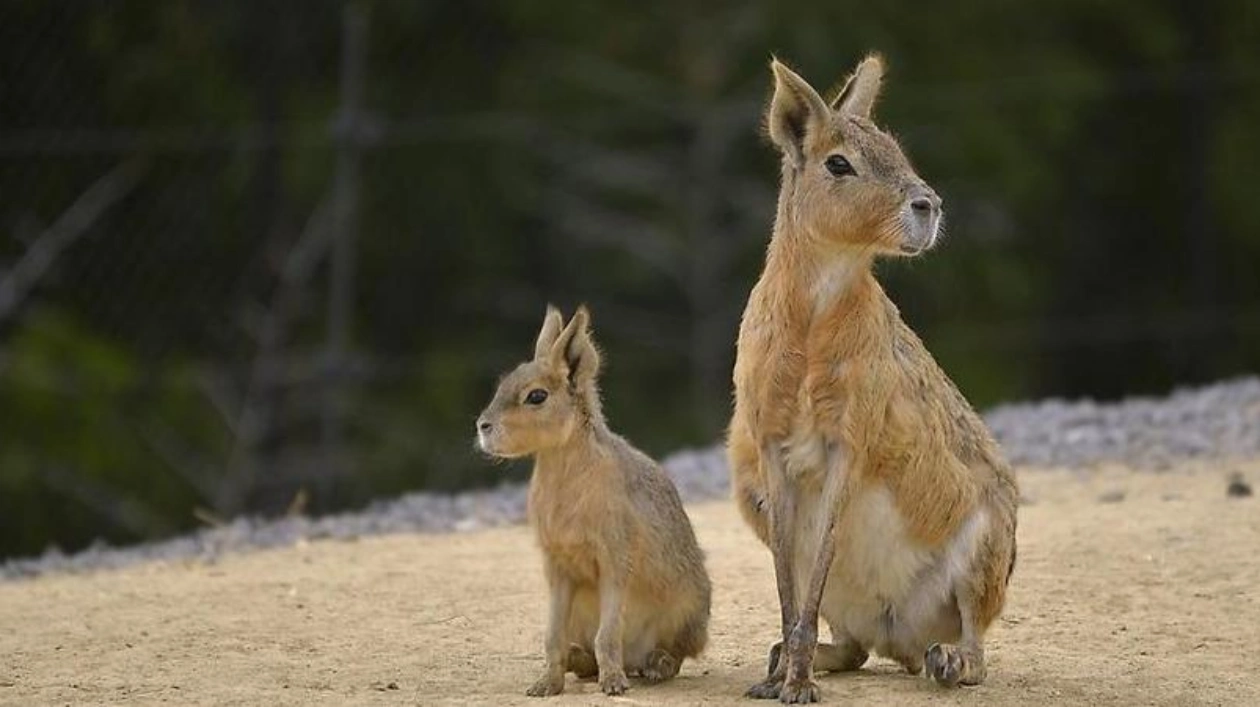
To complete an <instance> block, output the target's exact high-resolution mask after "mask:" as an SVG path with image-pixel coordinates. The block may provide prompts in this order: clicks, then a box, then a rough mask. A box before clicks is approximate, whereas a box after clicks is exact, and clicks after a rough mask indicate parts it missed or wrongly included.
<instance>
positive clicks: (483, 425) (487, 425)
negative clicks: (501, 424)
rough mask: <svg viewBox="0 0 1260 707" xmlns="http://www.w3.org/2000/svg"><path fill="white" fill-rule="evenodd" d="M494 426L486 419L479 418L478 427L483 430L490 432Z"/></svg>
mask: <svg viewBox="0 0 1260 707" xmlns="http://www.w3.org/2000/svg"><path fill="white" fill-rule="evenodd" d="M493 427H494V425H492V424H490V423H489V422H486V421H485V420H477V429H478V430H479V431H481V432H489V431H490V430H491V428H493Z"/></svg>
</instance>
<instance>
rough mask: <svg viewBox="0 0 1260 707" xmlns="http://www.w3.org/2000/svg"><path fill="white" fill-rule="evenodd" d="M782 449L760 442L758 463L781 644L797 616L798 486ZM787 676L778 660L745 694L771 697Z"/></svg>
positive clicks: (778, 692)
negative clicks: (763, 485) (794, 564)
mask: <svg viewBox="0 0 1260 707" xmlns="http://www.w3.org/2000/svg"><path fill="white" fill-rule="evenodd" d="M781 455H782V452H781V451H780V449H779V445H778V444H775V443H770V444H765V445H762V447H761V450H760V463H761V464H762V465H764V470H765V478H766V496H767V502H768V503H767V505H768V507H769V513H768V516H769V523H768V530H769V536H770V538H769V539H770V553H771V554H772V555H773V556H774V578H775V584H776V585H777V587H778V590H779V612H780V620H781V622H782V625H781V629H782V634H783V641H784V643H785V645H788V644H790V640H791V635H792V631H793V629H794V627H795V626H796V624H797V621H798V619H799V612H798V611H797V606H796V575H795V573H794V572H793V571H792V561H793V558H794V556H795V548H796V544H795V541H796V525H797V524H796V512H797V500H798V499H797V496H798V489H797V487H796V483H795V482H793V481H792V480H791V479H788V478H786V470H785V469H784V465H783V458H782V456H781ZM787 676H788V661H785V660H781V661H779V662H778V664H777V665H775V666H774V667H773V669H772V670H771V671H770V674H769V675H767V676H766V679H765V680H762V681H761V682H759V683H757V684H755V685H753V686H752V687H750V688H748V692H746V693H745V695H746V696H747V697H754V698H758V699H767V700H769V699H774V698H776V697H780V696H781V694H782V691H783V686H784V681H785V680H786V679H787Z"/></svg>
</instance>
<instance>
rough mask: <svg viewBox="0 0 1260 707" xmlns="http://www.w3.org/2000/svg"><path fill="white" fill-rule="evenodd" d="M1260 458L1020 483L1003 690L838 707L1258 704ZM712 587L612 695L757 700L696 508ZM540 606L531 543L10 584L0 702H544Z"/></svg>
mask: <svg viewBox="0 0 1260 707" xmlns="http://www.w3.org/2000/svg"><path fill="white" fill-rule="evenodd" d="M1235 469H1240V470H1243V471H1244V472H1246V473H1247V476H1248V477H1249V478H1251V479H1253V480H1254V479H1256V478H1260V465H1258V464H1254V463H1253V464H1248V465H1234V466H1215V467H1200V468H1194V469H1189V468H1187V469H1182V470H1180V471H1177V472H1169V473H1163V474H1154V473H1149V472H1146V473H1134V472H1129V471H1126V470H1123V469H1103V470H1095V471H1093V472H1090V473H1089V474H1085V475H1082V474H1077V473H1069V472H1064V471H1036V472H1033V471H1025V472H1022V473H1021V485H1022V487H1023V489H1024V494H1025V496H1026V498H1027V499H1028V504H1027V505H1026V506H1025V507H1024V508H1023V509H1022V510H1021V516H1020V556H1019V566H1018V568H1017V569H1016V575H1015V580H1014V582H1013V584H1012V592H1011V597H1010V602H1009V604H1008V608H1007V611H1006V614H1005V616H1004V617H1003V618H1002V619H1001V620H1000V621H999V622H998V623H997V624H995V626H994V627H993V629H992V630H991V631H990V634H989V641H988V647H989V649H988V654H989V661H990V662H989V680H988V682H987V683H986V684H985V685H983V686H981V687H977V688H964V689H961V690H943V689H940V688H936V687H934V686H933V685H931V684H930V683H929V682H928V681H927V680H925V679H923V678H914V677H910V676H907V675H904V674H901V673H899V672H898V670H897V668H896V667H895V666H894V665H893V664H891V663H888V662H885V661H882V660H872V661H871V662H870V663H868V664H867V666H866V667H865V668H864V669H863V670H862V671H860V672H858V673H855V674H847V675H830V676H823V677H822V678H821V681H820V682H821V685H822V689H823V700H824V701H825V702H826V703H829V704H873V703H875V704H909V705H913V704H969V703H975V704H985V705H1021V706H1022V707H1030V706H1034V705H1041V704H1049V703H1052V702H1054V703H1065V704H1090V705H1099V704H1145V705H1149V704H1167V705H1195V704H1239V705H1244V704H1246V705H1254V704H1260V671H1257V666H1260V661H1257V658H1256V652H1257V651H1256V648H1255V646H1254V645H1252V644H1253V641H1254V640H1255V638H1256V634H1257V633H1258V632H1260V553H1258V552H1257V548H1258V547H1260V499H1257V498H1254V497H1253V498H1246V499H1227V498H1226V494H1225V487H1226V473H1227V472H1228V471H1232V470H1235ZM689 510H690V511H691V514H692V517H693V519H694V522H695V524H696V528H697V532H698V534H699V536H700V541H701V544H702V545H703V546H704V548H705V550H706V552H707V554H708V566H709V570H710V572H711V573H712V575H713V583H714V588H715V589H714V592H715V596H714V612H713V620H712V638H711V641H710V648H709V650H708V651H707V653H706V654H705V655H704V656H703V657H702V658H701V659H700V660H697V661H694V662H688V663H686V664H685V665H684V666H683V671H682V674H681V675H680V676H679V677H678V678H677V679H676V680H674V681H672V682H669V683H665V684H662V685H651V686H650V685H643V684H640V683H637V682H635V683H634V684H633V686H632V688H631V691H630V692H629V693H628V694H627V695H626V696H624V697H621V698H606V697H604V696H603V695H601V694H599V692H598V689H597V687H596V686H595V684H594V683H592V682H578V681H576V680H575V679H574V678H573V677H572V676H570V677H569V683H568V687H567V690H566V692H565V694H564V695H562V696H560V697H556V698H551V700H552V702H553V703H556V704H602V703H610V702H619V703H625V704H727V703H743V704H764V703H754V702H753V701H750V700H743V699H742V698H741V697H740V695H741V694H742V692H743V691H744V689H745V688H746V687H747V686H748V685H749V684H751V683H752V682H754V681H755V680H756V679H757V678H758V677H759V676H760V675H761V674H762V672H763V670H764V659H765V654H766V649H767V647H768V646H769V644H770V643H771V642H772V640H773V639H774V634H775V623H776V618H775V616H776V608H775V602H774V597H775V594H774V585H773V579H772V571H771V566H770V558H769V554H768V553H767V552H766V551H765V550H764V549H763V548H762V547H761V546H760V545H759V544H758V543H757V542H756V541H755V540H754V539H753V537H752V535H751V534H750V533H749V532H748V531H747V530H746V529H745V528H744V527H743V525H742V523H741V521H740V520H739V518H738V515H737V514H736V512H735V511H734V509H733V508H732V506H731V505H730V504H729V503H725V502H714V503H707V504H701V505H697V506H695V507H692V508H690V509H689ZM544 615H545V594H544V586H543V580H542V577H541V572H540V568H539V561H538V555H537V551H536V550H535V548H534V545H533V540H532V536H531V535H530V532H529V530H528V529H527V528H508V529H500V530H491V531H485V532H476V533H468V534H457V535H433V536H393V537H380V538H372V539H367V540H362V541H359V542H319V543H312V544H308V545H303V546H299V547H295V548H290V549H285V550H278V551H266V552H258V553H252V554H244V555H238V556H233V557H229V558H226V559H224V560H221V561H220V562H218V563H216V564H212V565H207V564H204V563H200V562H188V563H182V564H166V565H145V566H141V567H137V568H133V569H128V570H123V571H113V572H101V573H97V574H91V575H86V576H55V577H45V578H41V579H35V580H24V581H18V582H9V583H6V584H0V704H6V705H8V704H12V705H32V704H119V703H145V704H147V703H159V702H166V703H173V704H216V705H227V704H251V705H254V704H267V705H272V704H311V703H319V704H426V705H427V704H440V703H459V704H496V705H498V704H540V702H538V701H535V700H533V699H532V698H526V697H524V690H525V688H526V687H528V686H529V684H530V682H531V681H532V679H533V678H534V677H535V674H536V672H537V671H538V669H539V667H540V665H541V661H542V652H541V648H542V633H543V621H544Z"/></svg>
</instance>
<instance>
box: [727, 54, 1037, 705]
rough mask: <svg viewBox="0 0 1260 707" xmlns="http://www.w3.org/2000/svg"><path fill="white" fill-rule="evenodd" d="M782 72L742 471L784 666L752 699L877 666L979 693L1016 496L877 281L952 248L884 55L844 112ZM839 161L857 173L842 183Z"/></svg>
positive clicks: (735, 466)
mask: <svg viewBox="0 0 1260 707" xmlns="http://www.w3.org/2000/svg"><path fill="white" fill-rule="evenodd" d="M772 69H773V72H774V76H775V93H774V98H773V100H772V102H771V104H770V107H769V109H768V111H767V129H768V132H769V134H770V137H771V139H772V140H773V141H774V143H775V144H776V146H777V147H778V148H779V149H780V151H781V152H782V154H783V167H782V187H781V192H780V197H779V208H778V215H777V217H776V221H775V230H774V236H773V238H772V240H771V242H770V245H769V248H768V250H767V254H766V264H765V269H764V271H763V273H762V275H761V278H760V280H759V281H758V282H757V284H756V286H755V287H754V288H753V290H752V293H751V295H750V298H749V301H748V305H747V308H746V309H745V312H744V317H743V322H742V325H741V328H740V335H739V345H738V355H737V360H736V365H735V372H734V382H735V413H734V416H733V418H732V420H731V425H730V430H729V437H728V455H729V459H730V463H731V467H732V474H733V486H734V495H735V498H736V502H737V504H738V506H739V508H740V511H741V512H742V514H743V516H744V518H745V519H746V520H747V521H748V523H749V524H750V525H751V526H752V528H753V530H754V531H755V532H756V534H757V536H758V537H759V538H760V539H761V540H762V541H763V542H765V543H766V544H767V545H768V546H769V547H770V548H771V551H772V554H773V555H774V558H775V569H776V577H777V581H778V585H779V595H780V604H781V610H782V618H783V640H784V646H786V649H785V651H784V655H785V659H784V660H775V659H774V658H773V657H772V665H771V670H770V675H769V676H768V678H767V679H766V681H764V682H762V683H759V684H757V685H755V686H753V687H752V688H751V689H750V690H749V694H750V695H751V696H754V697H778V698H780V699H781V700H783V701H784V702H798V701H800V702H804V701H814V700H816V699H817V698H818V688H817V686H816V685H815V684H814V682H813V680H812V673H813V670H814V668H815V667H819V668H830V669H856V668H857V667H859V666H860V665H861V663H862V662H863V661H864V660H865V657H866V652H867V651H875V652H878V653H881V654H884V655H888V656H890V657H892V658H894V659H896V660H899V661H900V662H902V664H903V665H905V666H906V668H907V670H910V671H911V672H916V673H917V672H918V671H919V669H920V668H921V666H922V664H923V662H926V664H927V667H928V669H929V673H930V675H931V676H932V677H934V678H935V679H936V680H937V681H938V682H941V683H944V684H957V683H960V682H961V683H977V682H980V681H981V680H983V678H984V658H983V646H982V639H983V635H984V631H985V629H986V628H987V627H988V626H989V624H990V623H992V621H993V619H994V618H995V617H996V616H997V615H998V614H999V612H1000V611H1001V609H1002V604H1003V600H1004V596H1005V590H1006V585H1007V582H1008V580H1009V574H1010V571H1011V569H1012V567H1013V562H1014V553H1015V522H1016V521H1015V512H1016V503H1017V497H1018V493H1017V490H1016V485H1015V479H1014V476H1013V474H1012V472H1011V469H1010V468H1009V466H1008V465H1007V463H1006V462H1005V461H1004V460H1003V459H1002V457H1001V455H1000V453H999V451H998V449H997V445H996V443H995V442H994V441H993V439H992V437H991V436H990V434H989V432H988V430H987V429H986V428H985V426H984V423H983V422H982V421H981V420H980V418H979V417H978V416H977V415H976V414H975V412H974V411H973V410H972V408H971V406H970V405H969V404H968V403H967V401H966V400H965V399H964V398H963V396H962V395H961V394H960V393H959V392H958V390H957V389H956V388H955V387H954V385H953V383H951V382H950V380H949V378H948V377H947V376H946V375H945V373H944V372H943V371H941V369H940V368H939V367H938V366H937V364H936V362H935V361H934V360H933V358H932V356H931V354H929V353H928V351H927V349H926V348H924V346H923V344H922V342H921V341H920V340H919V338H918V337H917V336H915V334H914V332H912V331H911V330H910V329H909V327H907V326H906V324H905V323H904V322H903V321H902V320H901V317H900V315H899V313H898V311H897V308H896V306H894V305H893V303H892V302H891V301H890V300H889V299H888V297H887V296H886V295H885V293H884V291H883V289H882V288H881V287H880V285H879V283H878V282H877V281H876V280H875V277H874V275H873V273H872V264H873V261H874V259H875V257H876V256H878V255H912V254H917V253H920V252H922V251H924V250H926V249H927V248H929V247H931V246H932V245H933V244H934V242H935V240H936V234H937V232H938V229H939V222H940V199H939V198H938V197H937V196H936V194H935V193H934V192H933V191H932V190H931V189H930V188H929V187H928V186H927V185H926V184H925V183H924V182H923V180H922V179H920V178H919V176H918V175H917V174H916V173H915V172H914V170H913V168H912V167H911V166H910V164H909V162H908V161H907V160H906V158H905V156H904V155H903V154H902V152H901V149H900V148H899V147H898V145H897V143H896V142H895V141H894V140H893V139H892V138H891V137H890V136H889V135H887V134H886V133H884V132H882V131H881V130H880V129H879V128H877V127H876V126H875V124H874V123H873V122H871V120H870V110H871V107H872V106H873V104H874V102H875V99H876V97H877V93H878V90H879V86H880V83H881V78H882V75H883V65H882V62H881V60H880V59H879V58H878V57H875V56H872V57H868V58H867V59H866V60H865V61H864V62H862V64H861V65H860V66H859V67H858V69H857V71H855V73H854V75H853V76H852V77H850V80H849V81H848V83H847V84H846V85H845V87H844V89H843V90H842V91H841V92H840V95H839V96H837V98H836V99H835V100H834V101H833V102H831V104H828V103H827V102H825V101H823V99H822V98H821V97H819V96H818V94H817V93H816V92H815V91H814V90H813V89H812V88H811V87H810V86H809V84H807V83H806V82H805V81H804V80H803V79H802V78H801V77H800V76H798V75H796V74H795V73H793V72H792V71H791V70H789V69H788V68H787V67H785V66H783V65H782V64H780V63H779V62H778V61H775V62H773V63H772ZM832 155H843V156H844V157H845V158H847V159H848V161H849V163H850V164H851V165H852V167H853V169H854V170H855V172H856V174H842V175H841V176H836V175H835V174H833V172H832V170H830V169H828V168H827V166H826V164H827V160H828V158H829V157H830V156H832ZM833 558H834V563H833V561H832V560H833ZM820 612H821V614H822V616H823V618H825V619H827V622H828V624H829V625H830V627H831V629H832V633H833V636H834V641H835V645H834V646H826V647H825V648H826V650H822V648H823V647H817V648H816V646H817V619H818V616H819V614H820ZM938 644H939V645H938ZM955 644H956V645H955ZM815 653H817V655H818V658H817V660H818V663H819V665H818V666H815V665H814V661H815ZM778 655H779V652H778V648H777V647H776V651H775V652H774V653H773V654H772V656H774V657H777V656H778ZM824 655H826V656H829V657H828V658H826V660H825V662H824ZM837 656H838V657H837Z"/></svg>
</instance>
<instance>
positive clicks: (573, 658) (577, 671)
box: [568, 643, 599, 680]
mask: <svg viewBox="0 0 1260 707" xmlns="http://www.w3.org/2000/svg"><path fill="white" fill-rule="evenodd" d="M568 661H569V663H568V664H569V670H571V671H573V674H574V675H576V676H578V677H579V678H580V679H582V680H587V679H590V678H593V677H595V676H596V675H599V663H597V662H595V654H594V653H592V652H590V651H588V650H586V649H585V648H583V647H582V646H579V645H577V644H576V643H575V644H573V645H571V646H569V658H568Z"/></svg>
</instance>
